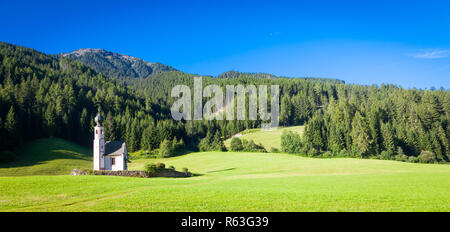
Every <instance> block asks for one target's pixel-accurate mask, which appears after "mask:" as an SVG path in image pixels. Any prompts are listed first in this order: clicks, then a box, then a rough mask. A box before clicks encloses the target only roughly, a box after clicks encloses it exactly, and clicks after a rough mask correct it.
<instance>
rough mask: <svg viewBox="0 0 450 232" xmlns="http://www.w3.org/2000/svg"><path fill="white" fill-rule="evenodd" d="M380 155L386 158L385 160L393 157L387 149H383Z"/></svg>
mask: <svg viewBox="0 0 450 232" xmlns="http://www.w3.org/2000/svg"><path fill="white" fill-rule="evenodd" d="M380 157H381V159H384V160H391V159H392V155H391V154H389V152H387V151H382V152H381V154H380Z"/></svg>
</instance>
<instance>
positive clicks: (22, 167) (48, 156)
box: [0, 139, 92, 176]
mask: <svg viewBox="0 0 450 232" xmlns="http://www.w3.org/2000/svg"><path fill="white" fill-rule="evenodd" d="M91 167H92V151H90V150H89V149H87V148H85V147H81V146H79V145H77V144H74V143H71V142H69V141H66V140H63V139H39V140H35V141H32V142H30V143H28V144H26V145H25V146H24V149H23V151H22V152H21V153H20V154H19V156H18V158H17V160H15V161H13V162H10V163H2V164H0V176H31V175H67V174H70V172H71V171H72V170H73V169H74V168H91Z"/></svg>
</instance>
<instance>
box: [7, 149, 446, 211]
mask: <svg viewBox="0 0 450 232" xmlns="http://www.w3.org/2000/svg"><path fill="white" fill-rule="evenodd" d="M149 162H164V163H165V164H166V165H167V166H169V165H173V166H175V168H176V169H177V170H181V169H182V168H183V167H187V168H189V170H190V171H192V172H194V173H197V174H199V175H200V176H196V177H191V178H150V179H146V178H130V177H108V176H33V177H0V186H2V191H0V199H2V200H1V201H0V211H449V210H450V201H449V199H448V195H449V189H450V181H449V180H450V166H449V165H436V164H411V163H403V162H395V161H384V160H369V159H349V158H342V159H318V158H305V157H299V156H294V155H287V154H271V153H266V154H263V153H245V152H238V153H233V152H203V153H192V154H188V155H184V156H178V157H173V158H168V159H141V160H133V162H132V163H130V168H131V169H142V168H143V166H144V164H146V163H149ZM112 199H113V200H112Z"/></svg>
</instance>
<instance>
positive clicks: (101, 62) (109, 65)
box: [55, 48, 177, 78]
mask: <svg viewBox="0 0 450 232" xmlns="http://www.w3.org/2000/svg"><path fill="white" fill-rule="evenodd" d="M55 56H56V57H58V58H59V57H68V58H71V59H74V60H77V61H80V62H82V63H84V64H85V65H87V66H89V67H90V68H92V69H94V70H95V71H97V72H101V73H103V74H105V75H107V76H109V77H115V78H123V77H133V78H147V77H148V76H150V75H152V74H155V73H161V72H166V71H177V70H176V69H175V68H173V67H171V66H169V65H165V64H162V63H158V62H148V61H145V60H143V59H141V58H138V57H133V56H129V55H124V54H119V53H116V52H111V51H107V50H105V49H101V48H81V49H78V50H75V51H73V52H69V53H59V54H56V55H55Z"/></svg>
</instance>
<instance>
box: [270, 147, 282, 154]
mask: <svg viewBox="0 0 450 232" xmlns="http://www.w3.org/2000/svg"><path fill="white" fill-rule="evenodd" d="M270 152H271V153H279V152H280V150H278V148H275V147H271V148H270Z"/></svg>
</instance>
